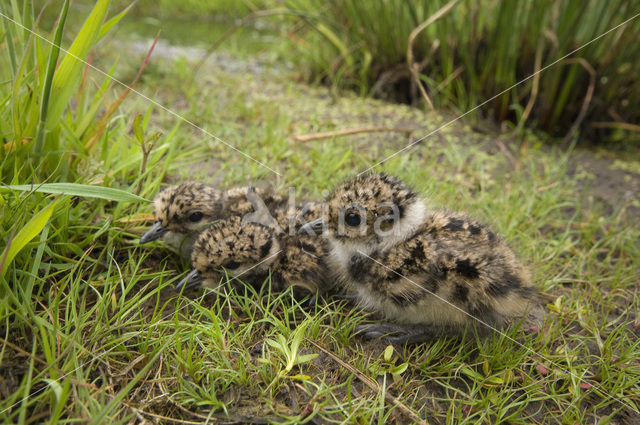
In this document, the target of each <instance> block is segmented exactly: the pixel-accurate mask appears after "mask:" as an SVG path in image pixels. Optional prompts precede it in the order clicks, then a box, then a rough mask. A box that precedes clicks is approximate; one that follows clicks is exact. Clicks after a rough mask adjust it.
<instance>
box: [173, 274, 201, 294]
mask: <svg viewBox="0 0 640 425" xmlns="http://www.w3.org/2000/svg"><path fill="white" fill-rule="evenodd" d="M203 280H204V279H203V278H202V275H201V274H200V272H199V271H198V270H197V269H193V270H191V271H190V272H189V274H188V275H186V276H185V278H184V279H182V280H181V281H180V283H178V284H177V285H176V288H175V289H176V291H181V290H182V288H183V287H184V289H189V288H192V287H194V286H198V285H200V283H202V281H203Z"/></svg>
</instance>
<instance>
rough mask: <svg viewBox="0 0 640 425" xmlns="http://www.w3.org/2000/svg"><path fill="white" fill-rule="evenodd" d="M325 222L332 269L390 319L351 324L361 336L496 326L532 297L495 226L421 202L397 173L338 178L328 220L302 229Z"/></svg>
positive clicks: (523, 309)
mask: <svg viewBox="0 0 640 425" xmlns="http://www.w3.org/2000/svg"><path fill="white" fill-rule="evenodd" d="M323 227H324V228H325V230H326V231H325V232H324V235H325V237H326V238H327V239H328V241H329V250H330V253H329V257H328V263H329V264H330V267H331V269H332V270H333V271H334V274H335V276H334V278H335V279H337V280H338V282H340V284H341V285H342V286H343V287H344V288H345V290H346V291H347V292H350V293H352V294H353V295H354V296H355V298H356V299H357V300H358V301H359V302H360V304H361V305H362V306H363V307H364V308H366V309H369V310H373V311H375V312H378V313H381V314H382V315H384V316H385V317H386V318H387V319H388V320H389V321H390V322H391V323H381V324H372V325H365V326H363V327H361V328H359V329H358V330H359V331H360V332H363V333H364V334H365V335H366V336H368V337H380V336H384V337H385V338H386V339H388V340H390V341H392V342H398V343H403V342H418V341H423V340H426V339H429V338H432V337H433V336H436V335H438V334H441V333H443V332H446V333H459V332H460V331H461V330H462V329H463V328H464V327H465V326H466V325H475V324H476V322H478V321H480V322H481V323H484V324H486V325H489V326H491V327H502V326H503V325H505V324H506V323H508V321H509V320H513V319H516V320H517V319H518V318H522V317H524V316H525V315H526V314H527V311H528V309H529V308H531V307H533V306H530V304H532V299H533V298H534V297H535V293H536V291H535V289H534V287H533V286H532V284H531V282H530V278H529V274H528V272H527V270H526V269H525V268H524V267H523V266H522V264H521V263H520V262H519V261H518V259H517V258H516V256H515V255H514V253H513V251H511V249H509V247H508V246H507V245H506V244H505V243H504V242H503V241H502V240H501V239H500V238H499V237H498V236H496V234H495V233H494V232H493V231H491V230H490V229H489V228H488V227H487V226H486V225H484V224H482V223H480V222H478V221H477V220H475V219H473V218H471V217H468V216H466V215H464V214H461V213H451V212H446V211H439V210H430V209H428V208H427V207H426V205H425V203H424V201H423V200H422V199H420V197H419V196H418V195H417V194H416V193H415V192H414V191H412V190H411V189H410V188H409V187H408V186H407V185H405V184H404V183H403V182H401V181H400V180H398V179H396V178H395V177H392V176H389V175H386V174H368V175H363V176H360V177H357V178H355V179H353V180H351V181H348V182H346V183H344V184H341V185H339V186H338V187H337V188H336V189H335V190H334V192H333V194H332V195H330V197H329V199H328V219H327V220H326V222H325V223H323V222H322V221H321V220H316V221H315V222H313V223H310V224H309V225H307V226H304V227H303V228H302V229H301V232H304V231H308V230H309V229H311V228H312V229H314V230H316V231H318V230H320V229H322V228H323ZM483 327H485V325H479V326H478V328H479V329H482V328H483ZM392 334H399V335H392Z"/></svg>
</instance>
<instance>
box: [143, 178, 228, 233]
mask: <svg viewBox="0 0 640 425" xmlns="http://www.w3.org/2000/svg"><path fill="white" fill-rule="evenodd" d="M153 206H154V215H155V220H156V223H160V225H161V226H162V227H164V228H166V229H167V230H169V231H171V232H176V233H189V232H193V231H198V230H200V229H201V228H202V226H203V223H210V222H211V221H213V220H216V219H217V218H219V216H220V214H221V212H222V210H223V202H222V193H221V192H220V191H219V190H217V189H215V188H212V187H210V186H207V185H204V184H202V183H195V182H187V183H182V184H179V185H177V186H170V187H168V188H166V189H164V190H163V191H162V192H160V193H159V194H158V195H157V196H156V197H155V199H154V200H153Z"/></svg>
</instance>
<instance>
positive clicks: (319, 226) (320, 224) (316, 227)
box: [298, 218, 325, 235]
mask: <svg viewBox="0 0 640 425" xmlns="http://www.w3.org/2000/svg"><path fill="white" fill-rule="evenodd" d="M324 225H325V223H324V221H322V219H321V218H318V219H316V220H313V221H310V222H308V223H307V224H305V225H304V226H302V227H300V229H299V230H298V234H299V235H304V234H307V235H317V234H320V233H322V230H323V229H324Z"/></svg>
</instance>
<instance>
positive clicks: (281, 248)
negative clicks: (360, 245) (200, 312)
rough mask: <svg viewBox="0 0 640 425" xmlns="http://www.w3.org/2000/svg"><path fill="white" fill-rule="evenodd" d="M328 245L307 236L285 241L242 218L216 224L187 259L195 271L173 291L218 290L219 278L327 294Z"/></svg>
mask: <svg viewBox="0 0 640 425" xmlns="http://www.w3.org/2000/svg"><path fill="white" fill-rule="evenodd" d="M326 255H327V243H326V241H325V240H323V239H322V238H318V237H315V236H309V235H298V234H293V235H289V234H287V233H284V232H281V231H277V230H276V229H275V228H273V227H271V226H266V225H263V224H259V223H252V222H246V221H245V220H243V219H241V218H240V217H237V216H235V217H230V218H228V219H224V220H220V221H218V222H216V223H214V224H212V225H211V226H210V227H208V228H207V229H206V230H204V231H203V232H202V233H201V234H200V236H199V237H198V239H197V240H196V242H195V244H194V247H193V252H192V254H191V263H192V266H193V267H194V270H193V271H192V272H191V273H189V275H187V277H186V278H185V279H184V280H183V281H182V282H180V283H179V284H178V286H177V289H181V288H182V287H183V286H186V287H189V286H194V285H200V284H203V285H205V286H217V285H218V284H219V282H220V273H221V272H222V273H224V272H226V273H228V274H229V275H231V276H233V277H235V278H238V279H239V280H241V281H243V282H246V283H250V284H252V285H256V286H259V285H261V284H262V283H263V282H264V281H265V280H266V279H267V278H268V277H269V276H270V277H271V284H272V289H274V290H276V291H281V290H284V289H286V288H289V287H294V288H303V289H304V290H306V291H308V292H310V293H312V294H314V295H315V294H316V293H322V292H325V291H326V290H327V289H328V282H329V281H328V279H327V271H328V268H327V265H326V263H325V261H326Z"/></svg>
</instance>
